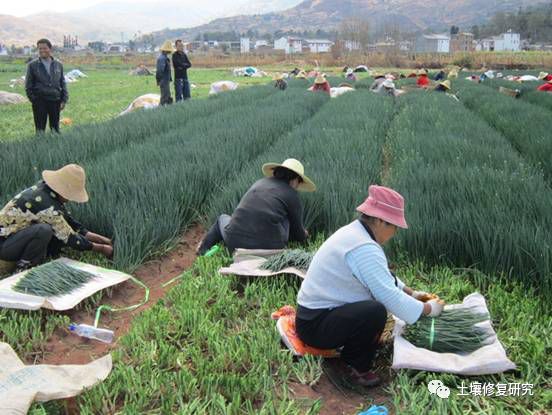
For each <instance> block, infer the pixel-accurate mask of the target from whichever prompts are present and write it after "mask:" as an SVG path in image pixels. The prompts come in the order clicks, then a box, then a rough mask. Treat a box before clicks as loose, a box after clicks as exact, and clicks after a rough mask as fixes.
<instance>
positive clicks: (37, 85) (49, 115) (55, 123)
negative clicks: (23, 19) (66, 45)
mask: <svg viewBox="0 0 552 415" xmlns="http://www.w3.org/2000/svg"><path fill="white" fill-rule="evenodd" d="M36 45H37V47H38V58H36V59H33V60H32V61H31V62H29V64H28V65H27V75H26V76H25V92H26V93H27V98H29V101H31V103H32V105H33V116H34V123H35V129H36V132H37V133H39V132H43V131H44V130H45V129H46V122H47V121H48V119H49V120H50V129H51V130H52V131H55V132H58V133H59V116H60V115H59V114H60V112H61V111H63V109H64V108H65V104H66V103H67V100H68V99H69V94H68V93H67V85H66V84H65V77H64V75H63V65H62V64H61V62H60V61H59V60H57V59H55V58H54V57H53V56H52V44H51V43H50V41H49V40H48V39H40V40H39V41H38V42H37V44H36Z"/></svg>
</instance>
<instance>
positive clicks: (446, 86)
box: [439, 79, 451, 89]
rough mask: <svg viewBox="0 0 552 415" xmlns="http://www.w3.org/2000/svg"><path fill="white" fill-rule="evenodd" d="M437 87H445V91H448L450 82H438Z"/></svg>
mask: <svg viewBox="0 0 552 415" xmlns="http://www.w3.org/2000/svg"><path fill="white" fill-rule="evenodd" d="M439 85H441V86H442V87H445V88H446V89H450V87H451V86H450V81H449V80H448V79H447V80H446V81H443V82H439Z"/></svg>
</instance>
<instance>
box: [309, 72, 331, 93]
mask: <svg viewBox="0 0 552 415" xmlns="http://www.w3.org/2000/svg"><path fill="white" fill-rule="evenodd" d="M331 90H332V88H331V86H330V83H329V82H328V80H327V79H326V78H325V77H324V76H323V75H318V76H317V77H316V79H315V80H314V85H313V86H312V89H311V91H313V92H317V91H322V92H325V93H327V94H328V95H329V94H330V93H331Z"/></svg>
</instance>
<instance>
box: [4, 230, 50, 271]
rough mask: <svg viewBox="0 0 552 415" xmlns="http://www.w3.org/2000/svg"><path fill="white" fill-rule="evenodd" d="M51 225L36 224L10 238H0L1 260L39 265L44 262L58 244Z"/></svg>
mask: <svg viewBox="0 0 552 415" xmlns="http://www.w3.org/2000/svg"><path fill="white" fill-rule="evenodd" d="M53 236H54V231H53V230H52V227H51V226H50V225H46V224H36V225H31V226H29V227H28V228H25V229H22V230H20V231H19V232H17V233H15V234H13V235H10V236H8V237H7V238H6V239H4V238H0V259H2V260H4V261H10V262H19V261H27V262H29V263H31V265H33V266H34V265H38V264H40V263H42V262H43V261H44V259H45V258H46V255H47V254H48V253H49V251H50V250H51V249H52V248H54V246H53V245H56V246H57V245H59V244H57V243H56V242H57V239H53ZM56 250H57V249H56Z"/></svg>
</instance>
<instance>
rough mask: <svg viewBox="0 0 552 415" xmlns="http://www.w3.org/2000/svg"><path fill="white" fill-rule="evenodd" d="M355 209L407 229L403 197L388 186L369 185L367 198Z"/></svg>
mask: <svg viewBox="0 0 552 415" xmlns="http://www.w3.org/2000/svg"><path fill="white" fill-rule="evenodd" d="M356 210H357V212H360V213H364V214H365V215H367V216H372V217H374V218H378V219H381V220H384V221H386V222H389V223H391V224H393V225H396V226H398V227H399V228H403V229H408V225H407V224H406V219H405V218H404V198H403V197H402V196H401V195H400V194H399V193H397V192H395V191H394V190H393V189H390V188H388V187H384V186H376V185H372V186H370V188H369V189H368V199H366V200H365V201H364V203H362V205H360V206H359V207H357V209H356Z"/></svg>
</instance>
